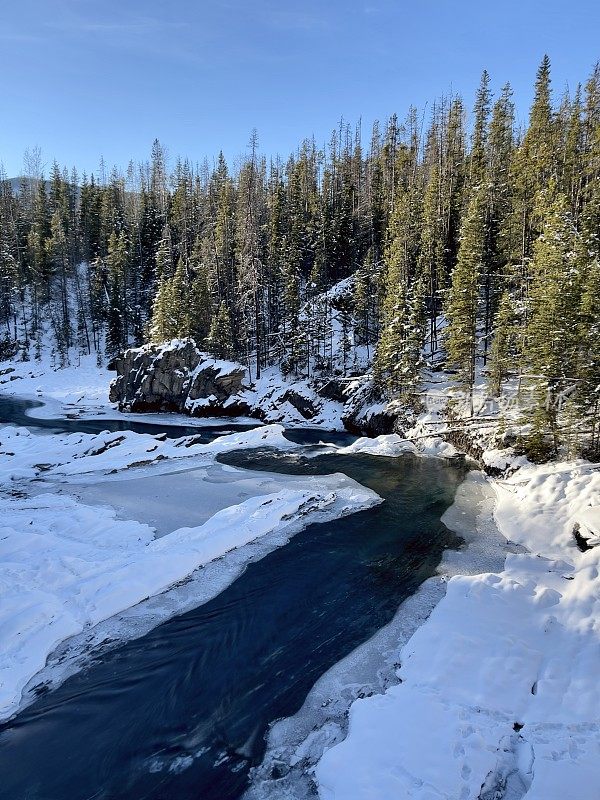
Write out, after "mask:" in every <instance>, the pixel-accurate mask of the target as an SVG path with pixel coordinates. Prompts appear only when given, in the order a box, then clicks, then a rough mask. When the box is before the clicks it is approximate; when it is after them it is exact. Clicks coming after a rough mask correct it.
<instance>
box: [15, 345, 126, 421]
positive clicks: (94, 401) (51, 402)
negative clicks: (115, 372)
mask: <svg viewBox="0 0 600 800" xmlns="http://www.w3.org/2000/svg"><path fill="white" fill-rule="evenodd" d="M0 368H2V371H6V370H10V371H9V372H7V373H6V374H5V375H2V376H0V386H1V387H2V393H3V394H11V395H18V396H19V397H25V398H27V399H31V400H39V401H43V402H44V403H45V407H44V408H43V409H39V410H36V411H35V415H36V416H44V417H53V416H63V415H65V414H70V413H72V412H73V411H76V412H77V413H81V411H82V410H85V411H86V412H87V413H97V412H101V411H106V410H108V409H110V408H111V406H110V404H109V402H108V385H109V383H110V381H111V379H112V373H111V372H109V371H108V370H107V369H104V368H103V367H98V366H97V365H96V356H95V355H92V356H82V357H81V360H80V363H79V364H77V365H73V366H70V367H65V368H64V369H58V368H56V367H55V366H54V365H53V364H52V360H51V357H50V355H49V353H48V352H44V354H43V359H42V361H40V362H38V361H25V362H22V361H5V362H2V363H1V364H0Z"/></svg>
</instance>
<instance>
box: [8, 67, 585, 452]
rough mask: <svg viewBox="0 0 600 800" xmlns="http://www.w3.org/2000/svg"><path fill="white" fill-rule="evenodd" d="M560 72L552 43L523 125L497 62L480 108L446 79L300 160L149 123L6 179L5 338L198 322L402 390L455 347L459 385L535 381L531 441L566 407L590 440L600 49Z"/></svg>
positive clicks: (308, 366)
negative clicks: (599, 60)
mask: <svg viewBox="0 0 600 800" xmlns="http://www.w3.org/2000/svg"><path fill="white" fill-rule="evenodd" d="M550 84H551V81H550V64H549V60H548V58H547V57H545V58H544V59H543V61H542V63H541V65H540V67H539V70H538V74H537V78H536V84H535V95H534V101H533V104H532V108H531V110H530V117H529V123H528V125H527V127H526V128H525V130H517V129H516V126H515V115H514V106H513V102H512V92H511V89H510V86H509V85H506V86H505V87H504V88H503V89H502V91H501V92H500V94H499V96H497V97H495V98H494V97H493V96H492V93H491V91H490V80H489V76H488V75H487V73H485V72H484V74H483V76H482V80H481V84H480V87H479V91H478V94H477V98H476V103H475V107H474V109H472V113H471V115H470V122H469V124H467V113H466V110H465V108H464V104H463V102H462V100H461V99H460V97H451V98H448V99H444V100H442V101H441V102H439V103H437V104H436V105H435V106H434V108H433V110H432V112H431V113H430V114H429V118H428V120H427V121H426V122H425V120H424V119H423V118H422V117H421V116H420V115H419V114H418V113H417V111H416V110H415V109H411V111H410V112H409V114H408V116H407V118H406V120H404V121H403V122H399V120H398V119H397V118H396V117H395V116H394V117H392V118H391V119H390V120H388V122H387V123H386V124H385V125H384V126H382V127H381V128H380V126H379V125H377V124H376V125H375V126H374V127H373V130H372V133H371V136H370V139H369V141H368V142H367V143H365V142H363V141H362V139H361V135H360V132H359V130H352V129H350V128H349V127H348V126H345V125H340V126H339V128H338V129H337V130H336V131H335V132H334V134H333V135H332V137H331V140H330V142H329V144H328V146H327V147H325V148H323V149H320V148H318V147H317V146H316V145H315V143H314V142H313V141H305V142H303V144H302V145H301V146H300V148H299V149H298V151H297V152H296V153H294V154H293V155H292V156H290V158H289V159H287V161H282V160H276V161H273V160H271V161H267V159H265V158H264V157H263V156H262V155H260V154H259V152H258V143H257V139H256V136H255V135H253V136H252V139H251V142H250V145H249V148H248V151H247V153H246V156H245V157H244V158H243V159H241V161H240V163H239V165H237V166H236V168H235V169H231V168H230V167H229V166H228V165H227V164H226V162H225V160H224V158H223V157H222V155H221V156H219V159H218V161H217V164H216V166H214V167H213V168H209V167H208V166H206V165H204V166H202V167H196V166H193V165H192V164H191V163H190V162H188V161H182V160H178V161H177V163H176V165H175V168H174V170H173V171H172V172H171V173H169V172H168V170H167V164H166V157H165V153H164V151H163V149H162V147H161V146H160V144H159V143H158V142H155V144H154V146H153V150H152V156H151V159H150V161H149V163H147V164H143V165H138V166H134V165H131V166H130V167H129V169H128V171H127V173H126V174H121V173H120V172H118V171H116V170H114V171H113V172H112V173H111V174H110V175H108V176H104V175H102V176H89V177H86V176H81V178H80V177H79V176H78V175H77V174H76V173H69V174H67V173H65V172H64V171H61V170H60V169H59V168H58V166H56V165H55V166H54V167H53V169H52V173H51V175H50V176H49V179H48V180H44V178H43V176H42V175H41V173H40V171H39V169H38V170H35V169H33V170H30V172H31V173H32V174H30V176H29V177H27V178H25V179H23V180H22V182H21V185H20V186H19V187H17V188H16V190H13V188H12V186H11V184H10V183H9V182H7V181H4V182H3V184H2V194H1V197H0V322H2V324H4V327H5V331H6V341H7V345H6V346H9V344H10V342H12V341H14V340H15V339H20V344H21V347H22V350H23V351H26V352H29V349H30V347H31V345H32V344H33V345H34V351H35V349H37V350H38V351H39V347H40V345H39V340H40V336H41V332H42V330H43V329H44V327H45V326H47V325H48V323H50V325H51V328H52V330H53V332H54V338H55V342H56V348H57V353H58V354H59V357H60V358H62V359H63V360H65V359H66V358H67V357H68V352H69V348H71V347H73V346H77V347H78V348H79V350H80V352H88V351H92V350H94V349H95V350H96V351H97V352H99V353H100V352H101V349H102V347H104V348H105V353H106V356H108V357H110V356H112V355H113V354H114V353H116V352H118V351H119V350H120V349H122V348H123V347H125V346H127V345H128V344H131V343H140V342H142V341H145V340H147V339H152V340H156V341H162V340H167V339H170V338H172V337H175V336H177V337H180V336H188V335H190V336H192V337H194V338H195V339H196V341H197V342H198V343H199V344H201V345H202V346H204V347H207V348H208V349H210V350H211V351H212V352H213V353H214V354H215V355H218V356H221V357H235V358H239V359H241V360H243V361H245V362H246V363H248V364H249V365H250V366H251V369H252V370H253V373H254V376H255V377H259V376H260V371H261V369H262V368H263V367H264V366H265V365H267V364H272V363H279V364H280V365H281V366H282V369H283V371H284V372H286V373H293V374H307V373H308V372H309V371H315V372H317V373H320V374H325V375H326V374H328V373H330V372H331V371H332V370H336V369H341V370H342V371H348V372H352V371H353V365H355V366H356V365H357V364H359V363H361V364H363V363H364V355H365V354H366V355H367V357H369V358H372V361H373V364H372V366H373V377H374V386H375V392H376V393H377V394H378V395H379V396H381V397H388V398H391V397H398V396H401V397H404V398H405V399H406V400H407V401H411V402H413V401H414V398H415V395H416V394H417V393H418V388H419V381H420V375H421V369H422V367H423V365H424V362H428V363H429V365H430V366H433V365H438V364H439V363H440V361H441V360H442V359H443V356H444V354H446V355H447V359H446V368H447V369H449V370H451V371H452V373H453V376H454V378H455V380H456V382H457V385H458V386H459V387H460V388H461V389H462V390H463V391H464V396H465V397H466V398H467V400H468V399H469V398H470V397H471V398H472V394H473V386H474V384H475V383H476V381H478V380H481V375H482V374H483V375H484V377H485V380H486V381H487V384H488V389H489V393H490V395H492V396H499V395H500V394H501V393H502V390H503V386H505V385H506V383H507V382H508V381H514V380H516V379H518V381H519V385H520V386H521V387H526V388H527V390H528V391H529V393H530V395H531V402H530V410H529V412H528V415H527V421H528V422H529V423H530V432H529V434H528V438H527V445H528V448H529V451H530V452H531V453H534V452H535V453H537V454H544V453H545V452H546V451H548V452H549V451H552V450H553V449H555V448H556V447H558V445H559V443H560V441H561V438H564V436H563V433H564V430H565V429H566V428H568V430H569V431H581V432H582V437H579V436H578V435H576V436H575V437H574V440H575V439H576V440H577V441H580V439H581V441H584V440H585V443H586V447H587V448H588V449H589V450H590V451H594V450H596V451H597V450H598V449H600V426H599V421H598V416H599V415H598V410H599V408H598V406H599V392H598V386H599V385H600V312H599V310H598V303H599V299H600V267H599V258H600V238H599V236H600V68H598V67H596V68H595V69H594V70H593V72H592V74H591V76H590V77H589V79H588V80H587V81H586V83H585V84H584V85H583V86H581V87H577V88H576V90H575V91H574V92H573V93H572V94H569V93H565V94H564V95H562V96H561V97H559V98H557V99H556V98H553V96H552V92H551V85H550ZM344 278H349V279H350V280H349V281H348V282H347V291H346V292H345V294H342V295H340V296H338V297H337V299H336V300H335V301H330V299H329V296H328V294H327V292H326V290H327V289H329V288H330V287H331V286H332V285H334V284H336V283H337V282H339V281H341V280H342V279H344ZM333 306H335V308H332V307H333ZM334 326H337V328H338V329H339V328H340V327H341V339H340V338H339V330H338V333H337V335H336V336H335V337H334V336H333V333H332V328H333V327H334ZM340 342H341V344H340ZM35 343H37V345H36V344H35ZM340 347H341V353H340V352H334V351H336V348H340ZM357 353H360V354H361V358H362V361H361V360H360V359H358V358H357ZM565 426H566V428H565Z"/></svg>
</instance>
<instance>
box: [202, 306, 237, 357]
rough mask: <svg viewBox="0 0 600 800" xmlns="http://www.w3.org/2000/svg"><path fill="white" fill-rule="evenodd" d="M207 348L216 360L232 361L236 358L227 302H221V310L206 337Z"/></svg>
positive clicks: (214, 318)
mask: <svg viewBox="0 0 600 800" xmlns="http://www.w3.org/2000/svg"><path fill="white" fill-rule="evenodd" d="M206 348H207V350H208V352H209V353H210V354H211V355H213V356H214V357H215V358H226V359H231V358H233V357H234V351H233V334H232V331H231V318H230V316H229V311H228V309H227V306H226V305H225V301H221V305H220V306H219V310H218V312H217V313H216V315H215V316H214V317H213V320H212V322H211V325H210V331H209V334H208V336H207V337H206Z"/></svg>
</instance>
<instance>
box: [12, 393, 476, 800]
mask: <svg viewBox="0 0 600 800" xmlns="http://www.w3.org/2000/svg"><path fill="white" fill-rule="evenodd" d="M32 405H33V404H31V403H27V402H25V401H17V400H7V399H6V398H4V399H3V400H2V401H1V402H0V419H1V420H2V421H3V422H12V423H16V424H19V425H23V424H25V425H27V426H28V427H29V428H31V429H32V430H35V429H38V430H40V431H45V432H58V431H69V432H72V431H74V430H77V431H86V432H97V431H99V430H106V429H113V430H115V429H118V430H122V429H124V428H131V429H134V430H136V431H140V432H150V433H157V432H159V430H160V431H165V432H166V433H167V434H168V435H170V436H171V435H177V436H181V435H184V434H188V433H194V434H198V433H200V432H201V433H202V435H203V436H204V437H206V441H209V440H210V439H212V438H214V437H215V436H216V435H222V433H223V432H224V431H230V430H232V429H234V428H235V427H236V426H235V425H234V424H233V423H230V422H229V421H224V422H223V425H222V426H221V427H217V428H215V427H206V428H204V427H201V426H200V427H199V426H197V425H194V426H193V427H192V426H177V427H174V426H169V425H164V426H162V427H161V426H160V424H157V423H155V422H153V423H152V425H149V426H147V425H145V423H143V422H142V421H140V422H139V423H138V422H134V423H129V422H124V421H122V420H119V421H115V422H114V423H113V422H111V421H110V420H105V419H101V420H94V421H88V420H66V421H65V420H61V419H55V420H47V419H44V420H38V419H36V418H34V417H31V416H28V415H26V414H25V412H26V410H27V408H29V407H31V406H32ZM288 435H289V436H290V438H293V439H294V441H296V442H299V443H301V444H303V448H302V449H301V450H300V451H298V450H296V451H293V452H289V453H288V452H280V451H272V450H251V451H238V452H236V453H231V454H228V455H227V456H226V457H225V456H223V457H221V458H220V459H219V460H220V461H222V462H224V463H227V464H230V465H234V466H235V467H238V468H241V469H250V470H253V471H257V470H258V471H267V472H270V473H274V472H276V473H282V474H294V475H307V474H311V475H314V474H327V473H332V472H343V473H345V474H346V475H348V476H350V477H351V478H353V479H355V480H357V481H359V482H360V483H362V484H363V485H365V486H368V487H369V488H371V489H373V490H374V491H376V492H377V493H378V494H379V495H380V496H381V497H382V498H384V501H385V502H384V503H382V504H381V505H379V506H376V507H374V508H372V509H370V510H368V511H362V512H359V513H357V514H354V515H352V516H349V517H345V518H343V519H338V520H334V521H332V522H326V523H323V524H314V525H310V526H308V527H307V528H305V529H304V530H303V531H302V532H300V533H298V534H297V535H296V536H294V537H293V538H292V540H291V541H290V542H289V543H288V544H286V545H284V546H282V547H280V548H278V549H276V550H274V551H272V552H270V553H269V554H268V555H266V556H265V557H264V558H262V559H261V560H259V561H256V562H254V563H251V564H249V565H248V567H247V568H246V570H245V571H244V572H243V574H242V575H241V576H240V577H238V578H237V579H236V580H235V581H234V582H233V583H232V584H231V585H230V586H229V587H228V588H227V589H225V590H224V591H223V592H222V593H221V594H219V595H218V596H217V597H215V598H214V599H213V600H211V601H209V602H207V603H205V604H204V605H201V606H200V607H198V608H196V609H194V610H193V611H189V612H187V613H184V614H181V615H179V616H176V617H174V618H172V619H170V620H168V621H167V622H164V623H163V624H161V625H159V626H158V627H156V628H155V629H154V630H152V631H150V632H149V633H148V634H146V635H145V636H143V637H141V638H139V639H135V640H133V641H130V642H128V643H125V644H121V645H120V646H118V647H116V648H115V649H113V650H111V651H109V652H107V653H105V654H104V655H103V656H102V657H101V658H100V659H99V660H96V661H95V662H94V663H93V664H92V665H91V666H90V667H89V668H87V669H84V670H83V671H81V672H79V673H77V674H76V675H73V676H72V677H70V678H69V679H68V680H66V681H65V682H64V683H63V684H62V685H61V686H60V687H59V688H57V689H56V690H55V691H52V692H47V693H45V694H42V695H41V696H40V697H39V699H38V700H36V702H35V703H34V704H32V705H31V706H29V707H28V708H27V709H25V710H24V711H23V712H21V713H20V714H19V715H18V716H17V717H16V718H15V719H13V720H12V721H10V722H9V723H7V724H5V725H3V726H2V727H0V797H2V798H3V800H4V799H5V798H6V800H25V799H26V798H27V800H92V798H93V799H94V800H97V799H99V798H102V799H103V800H104V799H105V800H108V799H109V798H110V799H111V800H112V799H113V798H115V799H116V798H127V800H142V798H143V799H144V800H150V799H152V800H192V799H193V800H198V798H201V799H202V800H233V798H238V797H240V796H241V795H242V793H243V792H244V790H245V788H246V786H247V781H248V772H249V770H250V768H251V767H252V766H254V765H256V764H257V763H259V762H260V761H261V759H262V757H263V755H264V749H265V734H266V732H267V730H268V727H269V724H270V723H271V722H273V721H274V720H276V719H278V718H281V717H284V716H289V715H291V714H293V713H295V712H296V711H297V710H298V709H299V708H300V706H301V705H302V703H303V701H304V699H305V697H306V695H307V693H308V692H309V690H310V688H311V686H312V685H313V684H314V683H315V681H316V680H317V679H318V678H319V676H321V675H322V674H323V673H324V672H326V671H327V670H328V669H329V668H330V667H331V666H332V665H334V664H335V663H336V662H338V661H339V660H341V659H342V658H343V657H344V656H345V655H347V654H348V653H349V652H350V651H351V650H353V649H354V648H356V647H357V646H358V645H359V644H361V643H362V642H364V641H366V640H367V639H368V638H370V637H371V636H372V635H373V634H374V633H375V632H376V631H377V630H379V629H380V628H382V627H383V626H384V625H385V624H386V623H387V622H389V620H390V619H391V618H392V617H393V615H394V614H395V612H396V611H397V609H398V606H399V604H400V603H401V602H402V601H403V600H404V599H405V598H407V597H408V596H409V595H411V594H412V593H414V592H415V591H416V589H417V588H418V587H419V585H420V584H421V583H422V581H423V580H425V579H426V578H427V577H429V576H431V575H432V574H433V573H434V572H435V570H436V567H437V565H438V564H439V562H440V559H441V557H442V554H443V551H444V549H445V548H448V547H453V546H456V544H457V539H456V537H455V535H454V534H452V533H451V532H450V531H449V530H448V529H447V528H446V527H445V526H444V524H443V523H442V522H441V521H440V518H441V516H442V515H443V513H444V511H445V510H446V509H447V508H448V506H449V505H450V504H451V503H452V501H453V498H454V494H455V491H456V488H457V486H458V485H459V483H460V482H461V481H462V479H463V478H464V474H465V469H464V467H461V466H459V465H454V464H451V463H449V462H447V461H444V460H441V459H430V458H420V457H415V456H412V455H404V456H401V457H399V458H383V457H375V456H368V455H360V454H354V455H343V454H337V455H331V454H328V455H325V454H322V455H316V456H315V455H314V449H313V448H314V445H315V442H317V441H318V440H319V439H320V438H323V436H324V434H322V433H321V432H318V431H317V432H315V431H313V432H310V431H309V432H304V431H298V430H296V431H293V432H290V433H289V434H288ZM326 438H330V439H331V438H333V439H336V438H339V439H340V440H342V441H344V440H345V438H344V435H340V436H336V435H333V436H332V437H326ZM191 500H192V498H190V502H191Z"/></svg>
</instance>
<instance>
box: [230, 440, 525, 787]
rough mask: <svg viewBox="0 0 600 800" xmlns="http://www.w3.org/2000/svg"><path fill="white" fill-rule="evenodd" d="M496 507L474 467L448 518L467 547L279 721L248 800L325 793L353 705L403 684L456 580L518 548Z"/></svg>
mask: <svg viewBox="0 0 600 800" xmlns="http://www.w3.org/2000/svg"><path fill="white" fill-rule="evenodd" d="M382 438H383V437H382ZM495 505H496V494H495V492H494V490H493V488H492V486H491V483H490V481H489V479H487V478H486V476H485V475H484V474H483V473H481V472H478V471H472V472H469V473H468V474H467V476H466V478H465V480H464V481H463V483H462V484H461V485H460V486H459V487H458V490H457V493H456V497H455V501H454V503H453V505H452V506H451V507H450V508H449V509H448V510H447V511H446V513H445V514H444V516H443V517H442V522H444V523H445V524H446V526H447V527H448V528H449V529H450V530H452V531H454V532H455V533H456V534H457V535H459V536H460V537H461V538H462V539H463V540H464V542H465V544H464V545H463V546H462V547H461V548H460V549H459V550H446V551H445V552H444V556H443V559H442V562H441V563H440V565H439V567H438V573H439V574H438V575H436V576H435V577H432V578H429V579H428V580H426V581H424V582H423V583H422V584H421V586H420V587H419V589H418V590H417V591H416V592H415V594H413V595H411V596H410V597H408V598H407V599H406V600H405V601H404V602H403V603H401V605H400V606H399V608H398V611H397V613H396V615H395V617H394V618H393V620H392V621H391V622H389V623H388V624H387V625H386V626H385V627H384V628H382V629H381V630H380V631H378V632H377V633H376V634H375V635H374V636H372V637H371V639H369V640H368V641H367V642H365V643H364V644H362V645H360V646H359V647H358V648H356V650H354V651H353V652H352V653H350V654H349V655H348V656H347V657H346V658H344V659H343V660H342V661H340V662H338V663H337V664H336V665H335V666H333V667H332V668H331V669H330V670H329V671H328V672H327V673H325V674H324V675H323V676H322V677H321V678H320V679H319V680H318V681H317V683H316V684H315V685H314V687H313V689H312V690H311V692H310V694H309V695H308V697H307V698H306V701H305V703H304V705H303V706H302V708H301V709H300V710H299V711H298V713H297V714H295V715H294V716H293V717H289V718H286V719H282V720H278V721H277V722H275V723H274V724H273V725H272V727H271V730H270V732H269V736H268V745H267V752H266V754H265V757H264V759H263V762H262V764H261V765H260V766H259V767H257V768H255V769H254V770H253V772H252V773H251V786H250V788H249V790H248V791H247V793H246V794H245V795H244V800H271V798H273V799H274V798H280V799H281V800H304V799H305V798H314V797H315V796H316V795H317V793H318V783H317V781H316V778H315V769H316V767H317V765H318V763H319V761H320V759H321V758H322V756H323V755H324V754H325V753H326V752H327V751H328V750H329V749H330V748H332V747H334V746H335V745H337V744H339V743H340V742H342V741H344V739H345V738H346V736H347V734H348V720H349V712H350V709H351V706H352V704H353V703H354V702H355V701H356V700H357V699H360V698H365V697H371V696H373V695H377V694H381V693H383V692H385V691H386V690H387V689H388V688H389V687H390V686H393V685H397V684H398V683H399V682H400V681H399V678H398V674H397V673H398V668H399V666H400V653H401V651H402V648H403V647H404V646H405V645H406V644H407V643H408V642H409V640H410V639H411V637H412V636H413V634H414V633H415V632H416V631H417V629H418V628H420V627H421V626H422V625H424V624H425V623H426V621H427V619H428V618H429V616H430V614H431V613H432V611H433V609H434V608H435V607H436V606H437V604H438V603H439V602H440V601H441V600H442V598H443V597H444V595H445V593H446V586H447V581H448V579H449V578H450V577H451V576H452V575H455V574H461V575H463V574H468V575H472V574H478V573H481V572H487V571H490V572H491V571H498V570H501V569H502V566H503V564H504V560H505V558H506V553H507V552H508V550H509V549H510V550H515V549H517V548H515V547H512V546H510V545H509V544H508V543H507V541H506V539H505V538H504V537H503V536H502V535H501V533H500V532H499V530H498V527H497V525H496V522H495V520H494V516H493V514H494V507H495Z"/></svg>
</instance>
